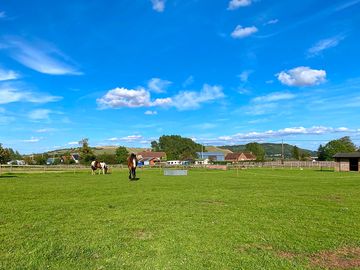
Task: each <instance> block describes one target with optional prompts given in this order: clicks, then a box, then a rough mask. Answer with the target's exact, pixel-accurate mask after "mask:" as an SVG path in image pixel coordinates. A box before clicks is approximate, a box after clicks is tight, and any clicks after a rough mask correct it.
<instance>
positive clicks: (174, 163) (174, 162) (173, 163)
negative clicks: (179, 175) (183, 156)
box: [166, 160, 181, 166]
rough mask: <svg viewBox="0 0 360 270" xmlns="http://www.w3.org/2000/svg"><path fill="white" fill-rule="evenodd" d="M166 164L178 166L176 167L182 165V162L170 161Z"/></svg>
mask: <svg viewBox="0 0 360 270" xmlns="http://www.w3.org/2000/svg"><path fill="white" fill-rule="evenodd" d="M166 164H167V165H172V166H176V165H181V161H180V160H169V161H166Z"/></svg>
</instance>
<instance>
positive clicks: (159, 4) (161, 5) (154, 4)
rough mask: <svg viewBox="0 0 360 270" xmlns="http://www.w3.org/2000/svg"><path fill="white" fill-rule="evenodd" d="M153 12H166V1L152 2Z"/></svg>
mask: <svg viewBox="0 0 360 270" xmlns="http://www.w3.org/2000/svg"><path fill="white" fill-rule="evenodd" d="M151 3H152V8H153V10H155V11H157V12H163V11H164V10H165V0H151Z"/></svg>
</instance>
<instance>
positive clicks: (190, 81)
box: [182, 75, 194, 88]
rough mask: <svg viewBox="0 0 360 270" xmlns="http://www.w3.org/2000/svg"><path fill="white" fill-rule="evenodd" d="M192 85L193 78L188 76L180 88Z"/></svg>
mask: <svg viewBox="0 0 360 270" xmlns="http://www.w3.org/2000/svg"><path fill="white" fill-rule="evenodd" d="M193 83H194V76H192V75H191V76H189V77H187V78H186V80H185V81H184V82H183V83H182V87H184V88H186V87H188V86H189V85H192V84H193Z"/></svg>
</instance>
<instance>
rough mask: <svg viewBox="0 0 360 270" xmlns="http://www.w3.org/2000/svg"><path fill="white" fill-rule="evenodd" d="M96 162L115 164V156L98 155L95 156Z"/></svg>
mask: <svg viewBox="0 0 360 270" xmlns="http://www.w3.org/2000/svg"><path fill="white" fill-rule="evenodd" d="M96 158H97V160H98V161H101V162H105V163H106V164H117V156H116V155H115V154H106V153H103V154H100V155H97V156H96Z"/></svg>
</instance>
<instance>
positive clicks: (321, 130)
mask: <svg viewBox="0 0 360 270" xmlns="http://www.w3.org/2000/svg"><path fill="white" fill-rule="evenodd" d="M357 132H358V130H356V129H349V128H346V127H338V128H333V127H324V126H313V127H309V128H305V127H289V128H284V129H279V130H267V131H264V132H248V133H237V134H234V135H228V136H220V137H218V138H217V140H218V141H222V142H229V143H230V142H231V143H236V142H240V141H244V140H265V139H269V138H283V137H287V136H294V135H323V134H334V133H357Z"/></svg>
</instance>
